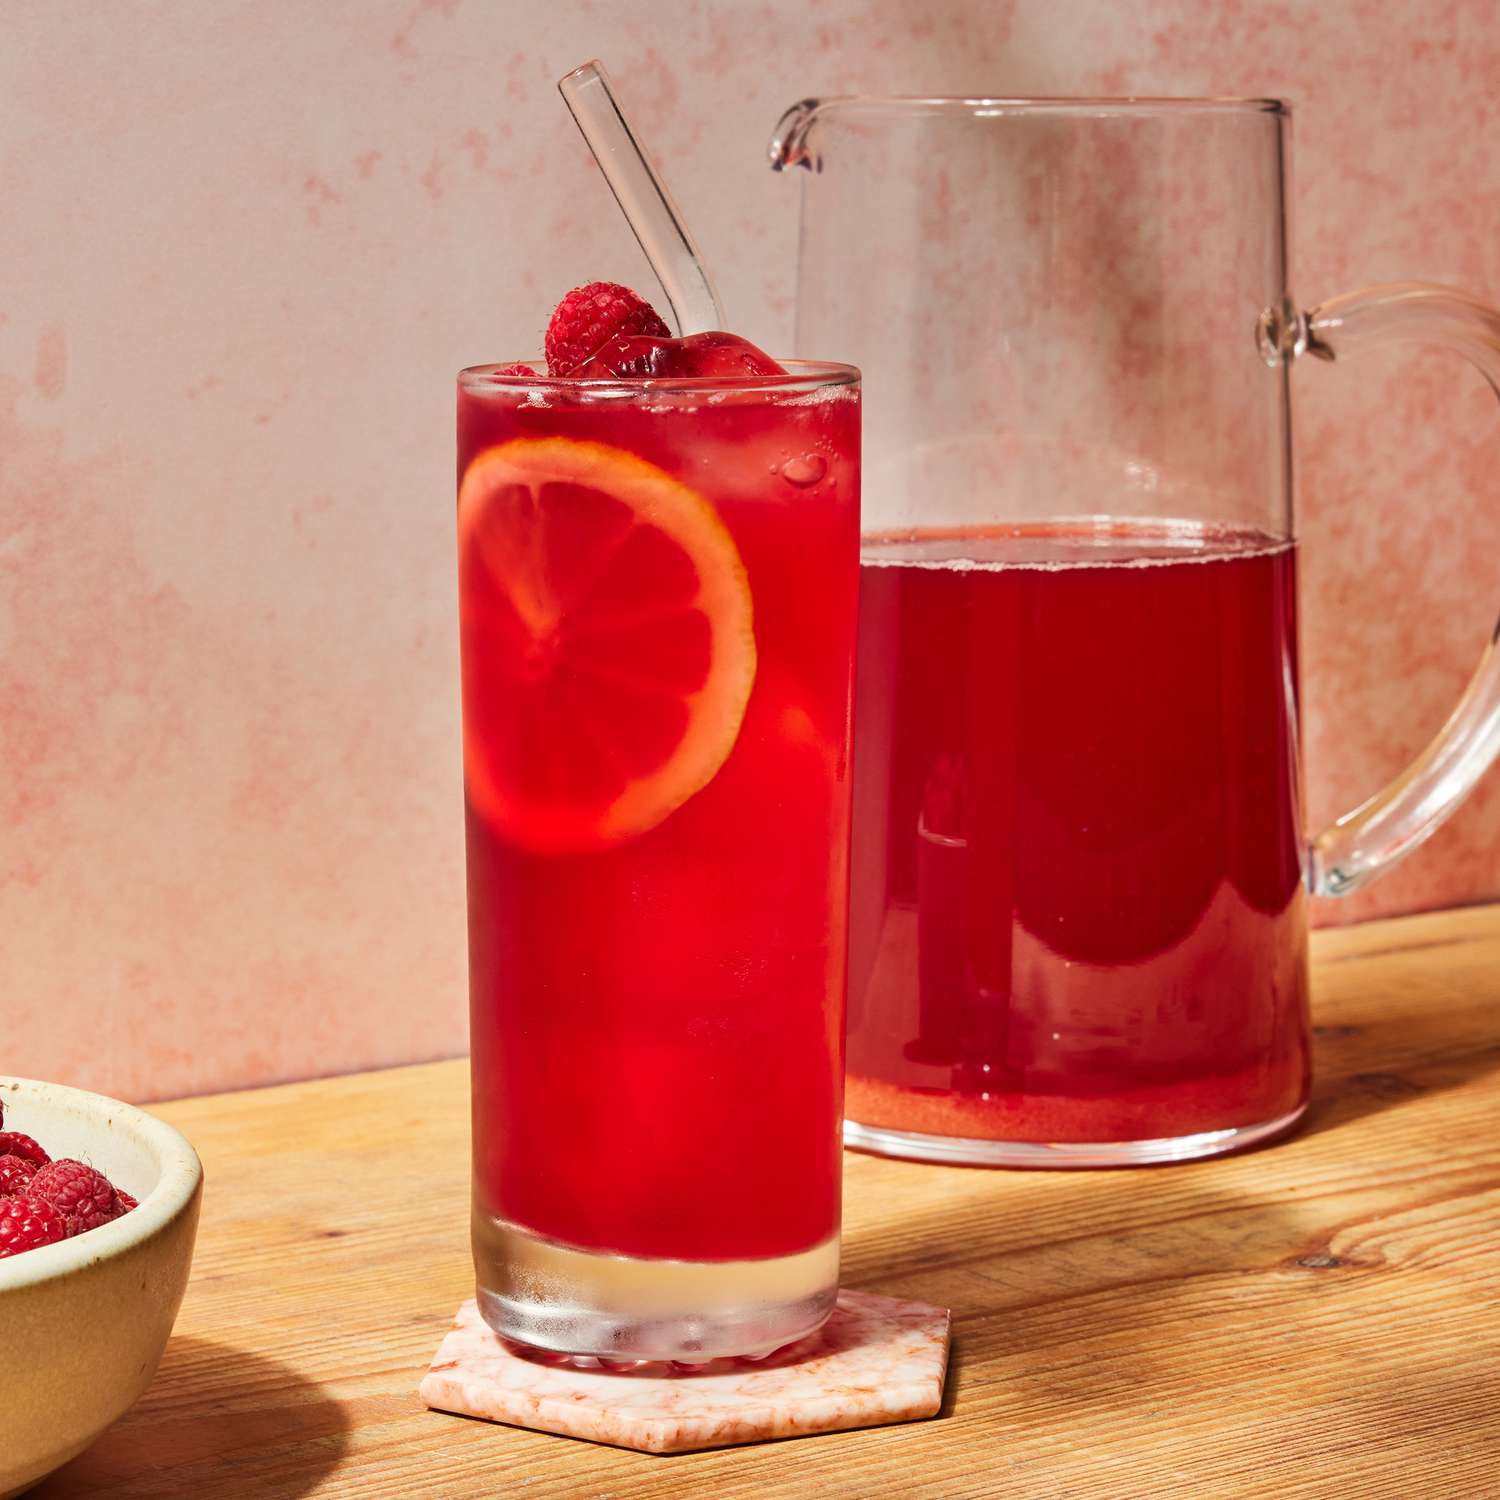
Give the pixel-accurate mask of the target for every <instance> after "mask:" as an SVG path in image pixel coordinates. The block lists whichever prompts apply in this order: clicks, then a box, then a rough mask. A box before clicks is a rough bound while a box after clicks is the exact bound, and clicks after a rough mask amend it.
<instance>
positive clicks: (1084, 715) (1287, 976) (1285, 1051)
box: [847, 522, 1308, 1160]
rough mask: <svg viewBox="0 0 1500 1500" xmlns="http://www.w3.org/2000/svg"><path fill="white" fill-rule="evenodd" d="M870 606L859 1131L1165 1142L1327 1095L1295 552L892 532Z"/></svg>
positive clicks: (1126, 537) (1112, 537) (858, 852)
mask: <svg viewBox="0 0 1500 1500" xmlns="http://www.w3.org/2000/svg"><path fill="white" fill-rule="evenodd" d="M860 610H861V616H860V648H859V668H858V679H857V689H856V733H855V768H856V769H855V825H854V878H853V907H852V917H851V947H850V995H849V1079H848V1106H847V1113H848V1115H849V1118H850V1119H851V1121H853V1122H856V1123H855V1124H854V1125H853V1126H852V1127H851V1131H850V1138H851V1139H852V1140H855V1141H859V1140H861V1136H862V1132H870V1131H872V1129H873V1132H874V1133H875V1138H874V1139H873V1140H871V1139H869V1137H868V1136H866V1140H867V1143H870V1144H876V1145H878V1146H880V1147H881V1148H882V1149H889V1150H896V1151H898V1152H899V1151H907V1152H909V1153H912V1154H922V1150H923V1143H922V1141H921V1140H920V1139H919V1138H920V1137H922V1136H924V1135H930V1136H943V1137H958V1138H969V1139H971V1140H974V1141H977V1142H1017V1143H1029V1142H1037V1143H1040V1142H1047V1143H1090V1142H1099V1143H1105V1142H1119V1141H1153V1140H1163V1139H1165V1138H1179V1137H1190V1136H1193V1135H1194V1134H1195V1133H1197V1132H1200V1131H1207V1130H1219V1129H1224V1128H1233V1127H1236V1126H1253V1125H1261V1124H1265V1123H1266V1122H1271V1121H1276V1120H1278V1119H1280V1118H1282V1117H1285V1116H1288V1115H1290V1114H1292V1113H1293V1112H1294V1111H1296V1110H1297V1109H1298V1108H1299V1107H1300V1106H1301V1105H1302V1103H1303V1102H1304V1101H1305V1098H1306V1092H1307V1086H1308V1058H1307V1051H1306V1043H1305V1037H1306V1026H1307V1016H1306V1007H1307V987H1306V977H1305V956H1304V949H1305V937H1304V913H1303V909H1302V906H1303V894H1302V881H1301V864H1300V861H1301V848H1302V845H1301V838H1300V827H1301V823H1300V817H1299V784H1298V769H1297V743H1298V740H1297V686H1296V638H1295V618H1296V616H1295V558H1294V552H1293V549H1292V547H1291V545H1290V544H1284V543H1276V542H1273V541H1271V540H1270V539H1268V538H1265V537H1263V536H1259V535H1257V534H1253V533H1248V532H1233V531H1227V530H1211V529H1208V528H1203V527H1198V526H1192V525H1188V524H1186V523H1180V524H1174V523H1162V524H1153V523H1149V522H1142V523H1128V522H1122V523H1100V524H1097V525H1096V524H1093V523H1089V522H1081V523H1077V524H1068V523H1059V524H1053V525H1047V526H1037V527H1031V528H1015V529H1005V530H992V531H984V532H978V533H974V532H968V533H961V534H947V535H934V534H929V533H919V534H912V535H905V536H900V537H876V538H868V537H867V538H866V541H865V545H864V550H863V566H862V569H861V594H860ZM881 1132H896V1133H901V1134H902V1135H905V1136H915V1137H918V1139H916V1140H911V1139H905V1140H903V1139H900V1138H897V1137H891V1136H888V1135H887V1136H885V1137H882V1136H881V1134H880V1133H881ZM942 1147H943V1149H942V1151H941V1152H934V1153H933V1154H943V1155H946V1156H948V1157H949V1158H950V1159H951V1158H952V1157H953V1156H954V1155H955V1154H961V1153H956V1152H955V1151H954V1150H953V1147H952V1142H951V1141H947V1142H944V1143H942ZM973 1157H974V1159H976V1160H982V1159H986V1153H985V1150H984V1148H983V1147H979V1148H978V1149H976V1150H975V1151H974V1153H973Z"/></svg>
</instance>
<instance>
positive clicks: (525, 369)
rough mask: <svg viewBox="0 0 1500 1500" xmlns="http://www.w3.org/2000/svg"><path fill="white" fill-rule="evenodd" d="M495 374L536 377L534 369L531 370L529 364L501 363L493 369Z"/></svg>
mask: <svg viewBox="0 0 1500 1500" xmlns="http://www.w3.org/2000/svg"><path fill="white" fill-rule="evenodd" d="M495 374H497V375H525V376H529V377H530V378H531V379H533V380H534V379H535V378H536V371H535V370H533V369H532V368H531V366H530V365H501V366H500V368H499V369H498V370H496V371H495Z"/></svg>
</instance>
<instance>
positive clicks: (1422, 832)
mask: <svg viewBox="0 0 1500 1500" xmlns="http://www.w3.org/2000/svg"><path fill="white" fill-rule="evenodd" d="M1260 335H1261V342H1262V348H1263V350H1265V352H1266V353H1267V354H1268V357H1269V356H1270V355H1271V354H1272V352H1273V351H1275V352H1277V353H1279V354H1280V355H1282V356H1283V357H1291V356H1294V355H1298V354H1302V353H1307V354H1313V355H1316V356H1317V357H1318V358H1320V359H1326V360H1341V359H1343V358H1344V357H1345V356H1346V355H1350V354H1354V353H1356V352H1358V351H1359V350H1361V349H1369V348H1374V347H1377V346H1379V345H1383V344H1406V343H1417V344H1436V345H1440V346H1441V347H1443V348H1445V349H1453V350H1455V351H1457V352H1458V353H1459V354H1462V355H1463V356H1464V357H1465V358H1466V359H1467V360H1469V362H1470V363H1471V364H1473V365H1475V366H1476V367H1477V368H1478V370H1479V372H1480V374H1482V375H1483V376H1484V378H1485V379H1486V380H1487V381H1488V382H1489V383H1490V387H1491V388H1492V389H1493V390H1494V391H1495V392H1496V394H1497V395H1500V312H1497V311H1496V310H1495V309H1494V308H1493V307H1490V306H1489V305H1488V304H1487V303H1484V302H1481V301H1479V300H1478V299H1477V298H1475V297H1470V296H1468V295H1466V294H1465V293H1463V292H1457V291H1451V290H1449V289H1448V288H1446V287H1439V286H1429V285H1426V284H1424V283H1422V282H1411V281H1406V282H1396V283H1393V284H1391V285H1388V286H1375V287H1366V288H1365V289H1364V290H1363V291H1358V292H1351V293H1350V294H1349V295H1348V296H1344V297H1335V298H1334V299H1333V300H1332V301H1331V302H1325V303H1323V304H1322V305H1321V306H1320V307H1317V308H1314V309H1313V311H1312V312H1310V313H1307V314H1305V315H1303V316H1302V317H1301V318H1296V317H1295V316H1292V317H1280V318H1278V317H1275V316H1273V315H1270V314H1268V315H1267V316H1266V317H1265V318H1263V319H1262V323H1261V330H1260ZM1497 642H1500V623H1497V624H1496V626H1495V628H1494V630H1493V631H1492V633H1491V635H1490V639H1489V643H1488V644H1487V645H1486V647H1485V650H1484V654H1483V655H1482V656H1481V657H1480V659H1479V666H1478V667H1477V668H1476V669H1475V672H1474V675H1473V677H1471V678H1470V679H1469V685H1468V686H1467V687H1466V688H1465V689H1464V693H1463V696H1462V697H1461V698H1460V699H1459V700H1458V706H1457V707H1456V708H1455V709H1454V710H1453V712H1452V713H1451V714H1450V715H1449V716H1448V720H1447V722H1446V723H1445V724H1444V725H1443V727H1442V728H1441V729H1440V730H1438V732H1437V734H1436V735H1435V736H1434V737H1433V739H1432V741H1431V743H1430V744H1428V746H1427V748H1426V749H1424V750H1423V751H1422V753H1421V754H1420V755H1418V756H1417V758H1416V759H1415V760H1414V761H1412V763H1411V764H1410V765H1409V766H1408V767H1407V768H1406V769H1405V770H1404V771H1402V772H1401V774H1400V775H1399V776H1397V777H1396V778H1395V780H1393V781H1392V782H1390V783H1389V784H1388V785H1387V786H1386V787H1385V788H1383V789H1382V790H1381V791H1379V792H1377V793H1376V794H1375V795H1374V796H1373V797H1371V798H1370V799H1369V801H1368V802H1363V803H1361V804H1360V805H1359V806H1358V807H1356V808H1355V809H1354V810H1353V812H1348V813H1345V814H1344V816H1343V817H1341V818H1340V819H1339V820H1338V821H1337V822H1336V823H1333V824H1332V825H1330V826H1329V827H1328V828H1325V829H1324V830H1323V832H1322V833H1320V834H1319V835H1318V836H1317V837H1316V838H1315V839H1313V840H1312V842H1311V844H1310V845H1309V848H1308V856H1309V857H1308V885H1309V888H1310V889H1311V890H1312V892H1313V893H1314V894H1315V895H1319V896H1343V895H1347V894H1348V893H1349V892H1350V891H1355V890H1358V889H1359V888H1360V887H1361V886H1362V885H1364V884H1365V883H1366V882H1367V881H1370V880H1372V879H1374V878H1375V877H1376V876H1377V875H1380V874H1382V873H1383V872H1384V871H1385V870H1387V869H1389V868H1390V866H1391V865H1393V864H1394V863H1395V862H1396V861H1397V860H1399V859H1400V858H1401V857H1402V856H1403V855H1406V854H1409V853H1411V851H1412V850H1413V849H1415V848H1416V847H1417V846H1418V845H1419V844H1421V843H1422V842H1423V841H1424V840H1425V839H1427V838H1428V837H1429V836H1430V835H1431V834H1432V833H1434V832H1435V831H1436V830H1437V829H1438V827H1439V826H1440V825H1441V824H1442V823H1443V821H1444V820H1445V819H1446V818H1447V817H1448V816H1449V814H1451V813H1452V812H1453V810H1454V809H1455V808H1456V807H1457V806H1458V804H1459V803H1460V802H1462V801H1463V799H1464V798H1465V797H1466V796H1468V794H1469V793H1470V792H1471V791H1472V790H1473V789H1474V786H1475V783H1476V782H1478V780H1479V778H1480V777H1481V776H1482V775H1483V774H1484V773H1485V772H1486V771H1487V770H1488V769H1489V767H1490V764H1491V763H1492V762H1493V761H1494V759H1495V757H1496V756H1497V755H1500V648H1497Z"/></svg>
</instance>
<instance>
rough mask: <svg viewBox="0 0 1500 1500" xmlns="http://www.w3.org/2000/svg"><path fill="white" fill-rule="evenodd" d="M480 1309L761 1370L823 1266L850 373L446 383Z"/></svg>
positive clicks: (491, 374)
mask: <svg viewBox="0 0 1500 1500" xmlns="http://www.w3.org/2000/svg"><path fill="white" fill-rule="evenodd" d="M458 457H459V498H458V535H459V579H460V587H459V594H460V609H461V617H462V620H461V624H462V659H463V713H464V769H465V787H466V794H467V816H468V824H467V827H468V884H469V960H470V995H471V1024H472V1043H473V1087H474V1092H473V1125H474V1260H475V1266H476V1271H477V1281H478V1299H479V1305H480V1308H481V1310H482V1311H483V1314H484V1316H485V1318H486V1319H487V1320H488V1322H489V1324H490V1326H491V1327H493V1328H494V1329H496V1330H497V1331H498V1332H499V1333H501V1334H503V1335H506V1336H508V1337H510V1338H513V1339H515V1340H518V1341H520V1342H523V1343H525V1344H528V1345H532V1346H536V1347H539V1348H542V1349H547V1350H553V1351H558V1352H561V1353H564V1354H569V1355H583V1356H595V1357H600V1358H604V1359H607V1360H636V1359H652V1360H661V1359H669V1360H679V1361H685V1362H689V1363H695V1364H696V1363H700V1362H703V1361H706V1360H709V1359H712V1358H715V1357H718V1356H727V1355H751V1356H753V1355H759V1354H764V1353H767V1352H769V1351H770V1350H772V1349H774V1348H776V1347H778V1346H779V1345H782V1344H785V1343H788V1342H790V1341H792V1340H794V1339H797V1338H799V1337H801V1336H802V1335H804V1334H806V1333H808V1332H810V1331H811V1330H812V1329H814V1328H816V1327H817V1326H818V1324H820V1323H821V1322H822V1321H823V1319H824V1318H825V1317H826V1316H827V1314H828V1313H829V1311H830V1310H831V1309H832V1306H833V1302H834V1298H835V1296H836V1292H837V1282H838V1265H839V1195H840V1141H839V1121H840V1116H841V1107H842V1088H843V997H844V982H845V958H846V930H847V887H848V833H849V788H850V761H849V716H850V686H851V676H852V668H853V649H854V615H855V602H856V593H857V568H856V562H857V546H858V518H857V516H858V499H859V377H858V373H857V372H856V371H854V370H852V369H849V368H848V367H846V366H839V365H809V364H796V365H793V366H792V367H791V370H790V373H788V374H787V375H785V376H773V377H747V378H738V379H726V380H718V379H692V380H651V381H641V380H635V381H617V380H584V381H577V380H574V381H567V380H547V379H538V378H535V377H529V376H524V375H507V374H505V373H503V372H502V371H501V370H499V369H497V368H492V367H491V368H479V369H473V370H466V371H464V373H463V374H462V375H461V376H460V377H459V394H458Z"/></svg>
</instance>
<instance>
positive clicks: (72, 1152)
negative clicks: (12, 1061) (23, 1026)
mask: <svg viewBox="0 0 1500 1500" xmlns="http://www.w3.org/2000/svg"><path fill="white" fill-rule="evenodd" d="M0 1104H4V1106H5V1124H4V1127H3V1128H4V1129H6V1130H20V1131H24V1132H25V1133H26V1134H27V1135H30V1136H35V1137H36V1139H37V1140H38V1141H39V1142H40V1143H41V1145H42V1146H43V1147H45V1149H46V1150H47V1151H48V1152H49V1153H50V1154H51V1155H52V1156H54V1157H58V1156H71V1157H76V1158H77V1159H78V1160H80V1161H86V1162H88V1163H89V1164H90V1165H91V1166H94V1167H97V1168H98V1169H99V1170H100V1171H101V1172H103V1173H104V1175H105V1176H106V1177H108V1178H109V1180H110V1181H111V1182H113V1183H114V1184H115V1186H116V1187H121V1188H124V1189H125V1191H126V1192H128V1193H130V1194H132V1195H133V1196H135V1197H136V1198H139V1199H140V1207H139V1208H136V1209H133V1210H132V1211H131V1212H130V1213H128V1214H125V1215H123V1216H122V1217H121V1218H118V1219H116V1220H115V1221H114V1222H113V1223H112V1224H105V1225H103V1226H101V1227H100V1228H98V1229H93V1230H90V1231H89V1232H88V1233H87V1234H80V1235H78V1236H77V1237H76V1238H74V1239H71V1240H63V1241H62V1242H61V1243H59V1244H56V1245H43V1246H41V1247H40V1248H38V1249H36V1250H28V1251H25V1252H24V1253H22V1254H20V1255H13V1256H8V1257H6V1258H5V1259H3V1260H0V1329H3V1330H4V1333H5V1341H4V1352H3V1354H0V1412H3V1413H4V1419H3V1428H4V1433H5V1440H4V1442H3V1443H0V1500H9V1497H10V1496H12V1495H18V1494H20V1493H21V1491H22V1490H24V1489H27V1488H29V1487H30V1486H31V1485H33V1484H36V1483H37V1482H38V1481H39V1480H40V1479H42V1478H43V1477H44V1476H45V1475H47V1474H50V1473H51V1472H52V1470H53V1469H55V1468H57V1467H58V1466H59V1465H61V1464H64V1463H66V1462H67V1461H68V1460H69V1459H70V1458H72V1457H73V1456H74V1455H75V1454H77V1453H81V1452H82V1451H83V1450H84V1449H85V1448H87V1447H88V1445H89V1444H90V1443H92V1442H93V1441H94V1439H95V1438H96V1437H98V1436H99V1434H100V1433H101V1432H103V1431H104V1429H105V1428H106V1427H108V1426H109V1425H110V1423H111V1422H114V1421H116V1420H117V1419H118V1418H119V1417H121V1416H122V1415H123V1414H124V1413H125V1412H126V1411H127V1410H129V1408H130V1406H131V1405H132V1404H133V1403H134V1402H135V1400H136V1398H137V1397H138V1396H139V1395H140V1394H141V1392H142V1391H144V1390H145V1389H146V1387H147V1386H148V1385H150V1383H151V1377H152V1376H153V1375H155V1373H156V1366H157V1363H158V1361H159V1360H160V1359H161V1355H162V1350H163V1349H165V1348H166V1345H167V1337H168V1335H169V1334H170V1333H171V1331H172V1323H173V1320H174V1319H175V1318H176V1316H177V1308H178V1305H179V1304H180V1303H181V1301H182V1293H183V1289H184V1288H185V1287H186V1285H187V1277H188V1268H189V1266H190V1265H191V1264H192V1259H193V1239H194V1236H195V1235H196V1234H197V1230H198V1200H199V1197H200V1195H201V1192H202V1187H203V1168H202V1167H201V1166H200V1165H199V1162H198V1156H197V1153H196V1152H195V1151H194V1150H193V1148H192V1147H191V1146H190V1145H189V1144H188V1143H187V1141H186V1140H184V1139H183V1137H182V1136H181V1135H179V1134H178V1133H177V1131H175V1130H173V1129H172V1127H171V1126H170V1125H168V1124H166V1123H165V1122H163V1121H161V1120H158V1119H155V1118H153V1117H152V1116H151V1115H148V1114H146V1113H145V1112H144V1111H143V1110H139V1109H134V1108H132V1107H131V1106H130V1105H128V1104H121V1103H120V1102H119V1101H118V1100H115V1099H106V1098H105V1097H104V1096H103V1095H102V1094H90V1093H86V1092H85V1091H84V1090H82V1089H70V1088H64V1087H62V1086H61V1085H60V1084H55V1083H36V1082H33V1081H32V1080H30V1079H27V1078H6V1077H0Z"/></svg>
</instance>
